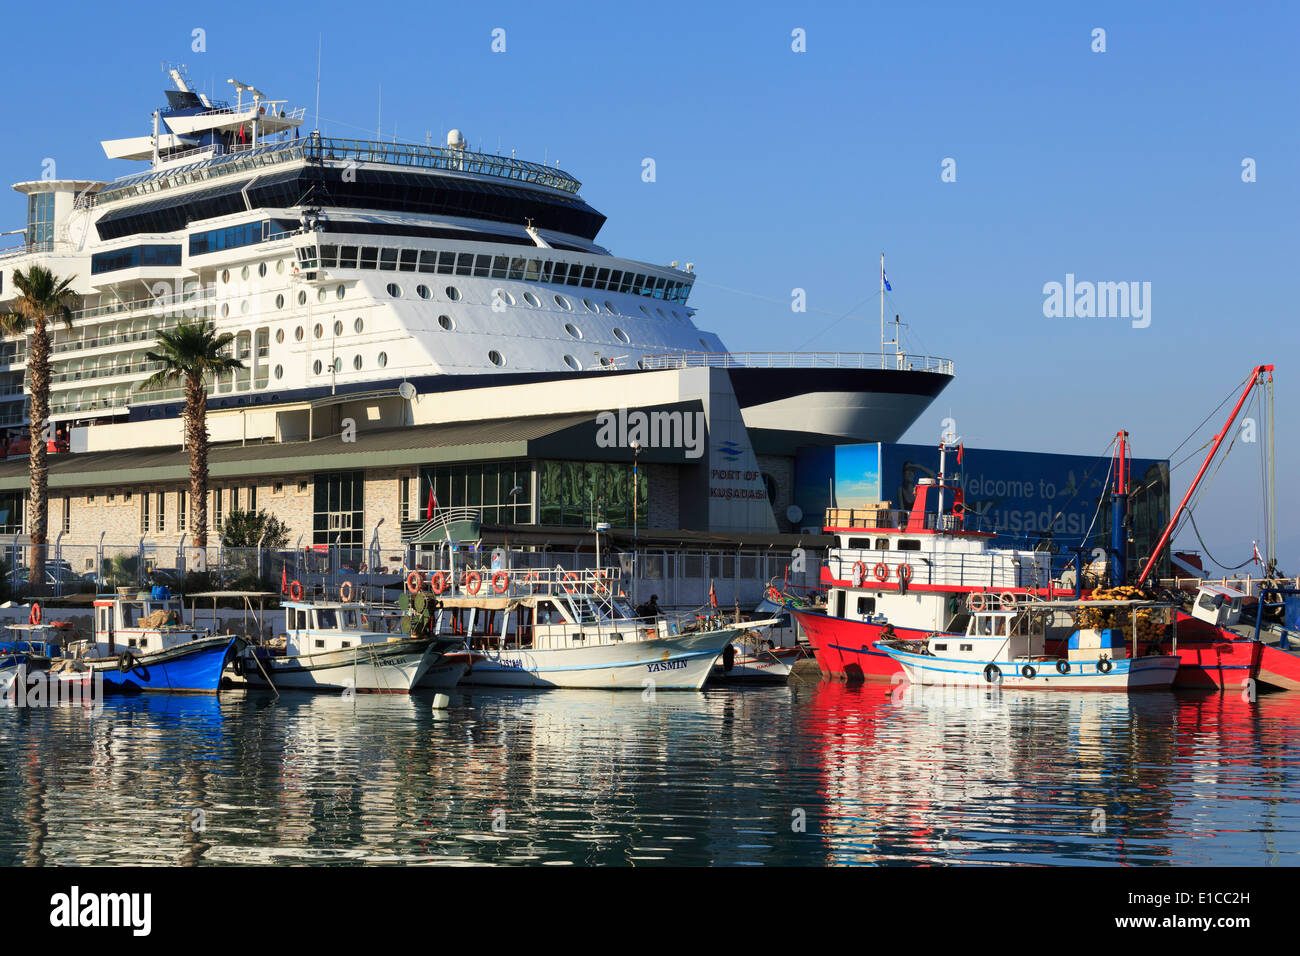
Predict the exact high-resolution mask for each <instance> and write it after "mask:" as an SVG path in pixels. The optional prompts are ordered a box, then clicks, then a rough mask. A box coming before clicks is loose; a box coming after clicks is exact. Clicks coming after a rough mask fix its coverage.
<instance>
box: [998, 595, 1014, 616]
mask: <svg viewBox="0 0 1300 956" xmlns="http://www.w3.org/2000/svg"><path fill="white" fill-rule="evenodd" d="M998 600H999V602H1000V603H1001V605H1002V610H1004V611H1014V610H1015V609H1016V596H1015V595H1014V594H1012V593H1011V592H1010V591H1003V592H1002V594H1001V595H1000V596H999V598H998Z"/></svg>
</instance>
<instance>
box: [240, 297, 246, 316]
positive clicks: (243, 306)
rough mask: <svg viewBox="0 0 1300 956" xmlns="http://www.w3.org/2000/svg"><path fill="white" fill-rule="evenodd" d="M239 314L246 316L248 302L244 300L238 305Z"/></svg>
mask: <svg viewBox="0 0 1300 956" xmlns="http://www.w3.org/2000/svg"><path fill="white" fill-rule="evenodd" d="M239 314H240V315H248V300H247V299H244V300H242V301H241V302H240V303H239Z"/></svg>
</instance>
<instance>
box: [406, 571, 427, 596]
mask: <svg viewBox="0 0 1300 956" xmlns="http://www.w3.org/2000/svg"><path fill="white" fill-rule="evenodd" d="M423 588H424V575H423V574H421V573H420V572H419V571H412V572H411V573H410V574H408V575H407V576H406V591H407V593H408V594H419V593H420V591H421V590H422V589H423Z"/></svg>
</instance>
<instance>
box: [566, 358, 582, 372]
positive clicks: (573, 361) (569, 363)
mask: <svg viewBox="0 0 1300 956" xmlns="http://www.w3.org/2000/svg"><path fill="white" fill-rule="evenodd" d="M564 364H565V365H567V366H569V368H571V369H573V370H574V371H575V372H578V371H581V370H582V366H581V365H580V364H579V363H578V360H577V359H576V358H574V357H573V356H572V355H566V356H564Z"/></svg>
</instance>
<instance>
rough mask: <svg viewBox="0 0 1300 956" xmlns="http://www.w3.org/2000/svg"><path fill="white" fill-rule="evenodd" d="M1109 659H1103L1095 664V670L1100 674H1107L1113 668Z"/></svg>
mask: <svg viewBox="0 0 1300 956" xmlns="http://www.w3.org/2000/svg"><path fill="white" fill-rule="evenodd" d="M1114 666H1115V665H1113V664H1112V663H1111V662H1110V659H1109V658H1106V657H1103V658H1102V659H1101V660H1099V661H1098V662H1097V670H1098V671H1099V672H1100V673H1102V674H1109V673H1110V669H1111V668H1112V667H1114Z"/></svg>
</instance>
